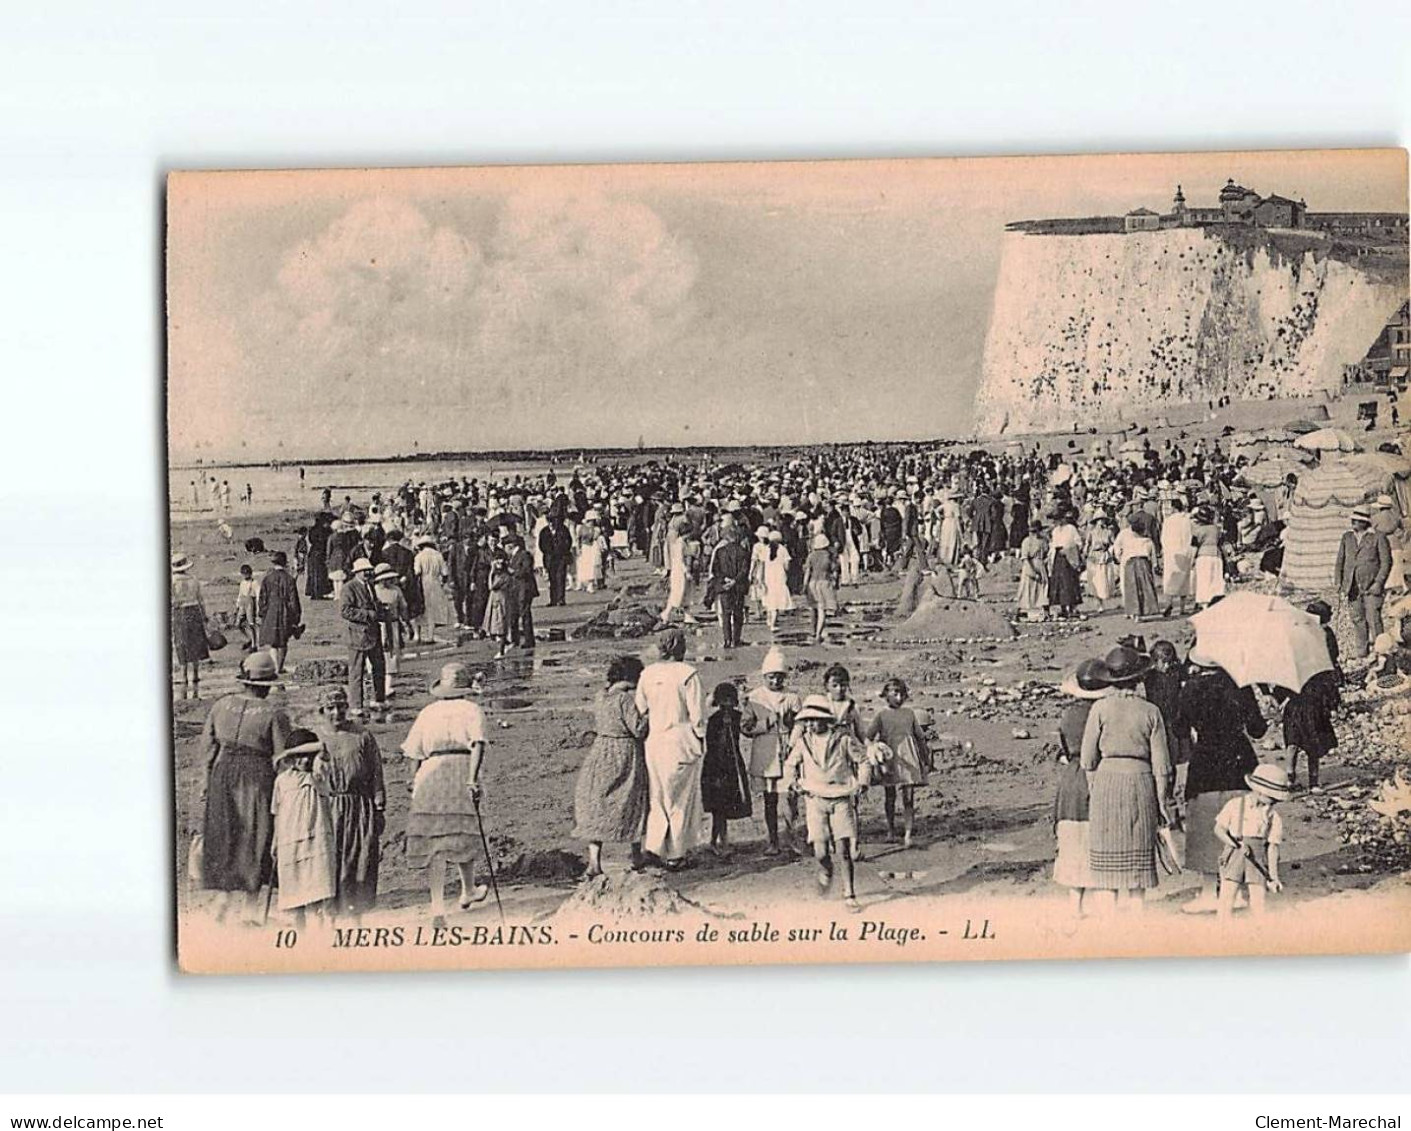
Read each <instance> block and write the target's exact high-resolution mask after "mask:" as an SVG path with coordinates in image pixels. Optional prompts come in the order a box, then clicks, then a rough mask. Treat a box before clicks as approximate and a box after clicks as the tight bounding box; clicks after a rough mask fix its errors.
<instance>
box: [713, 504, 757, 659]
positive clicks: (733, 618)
mask: <svg viewBox="0 0 1411 1131" xmlns="http://www.w3.org/2000/svg"><path fill="white" fill-rule="evenodd" d="M749 591H750V551H749V547H747V546H746V545H745V544H744V542H742V541H741V538H740V527H739V524H738V522H737V521H736V516H735V514H734V513H732V512H726V513H725V514H724V515H722V516H721V519H720V539H719V541H717V542H716V544H715V548H714V549H713V550H712V551H711V556H710V581H709V583H708V585H707V589H706V595H707V599H708V600H711V599H713V600H714V601H715V604H716V608H717V609H718V611H719V613H720V638H721V642H722V644H723V645H724V647H726V648H737V647H739V646H740V645H741V644H742V643H743V641H742V640H741V639H740V634H741V633H742V632H743V631H744V625H745V598H746V597H747V596H748V595H749Z"/></svg>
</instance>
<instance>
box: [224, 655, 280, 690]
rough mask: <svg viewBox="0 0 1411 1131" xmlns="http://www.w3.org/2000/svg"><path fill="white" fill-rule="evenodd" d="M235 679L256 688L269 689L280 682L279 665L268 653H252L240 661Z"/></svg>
mask: <svg viewBox="0 0 1411 1131" xmlns="http://www.w3.org/2000/svg"><path fill="white" fill-rule="evenodd" d="M235 678H236V679H238V680H239V681H240V682H241V683H248V684H252V685H254V686H256V687H269V686H270V685H272V684H276V683H278V682H279V665H278V664H276V663H275V662H274V657H273V656H271V655H270V654H269V653H268V652H251V653H250V654H249V655H248V656H246V657H245V658H244V659H243V660H241V661H240V670H239V672H237V673H236V676H235Z"/></svg>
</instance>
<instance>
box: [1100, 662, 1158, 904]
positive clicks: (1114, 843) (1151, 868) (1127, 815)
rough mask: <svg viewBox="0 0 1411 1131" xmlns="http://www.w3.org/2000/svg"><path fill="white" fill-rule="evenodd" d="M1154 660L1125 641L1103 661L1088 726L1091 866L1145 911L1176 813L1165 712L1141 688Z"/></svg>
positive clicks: (1107, 887) (1121, 899)
mask: <svg viewBox="0 0 1411 1131" xmlns="http://www.w3.org/2000/svg"><path fill="white" fill-rule="evenodd" d="M1150 666H1151V661H1150V659H1148V658H1147V657H1145V656H1142V655H1141V654H1140V653H1139V652H1137V651H1135V650H1134V649H1131V648H1126V647H1122V646H1120V645H1119V646H1118V647H1116V648H1114V649H1112V651H1110V652H1108V653H1107V655H1106V656H1105V657H1104V658H1103V667H1104V669H1105V670H1103V671H1102V672H1101V681H1102V682H1103V683H1105V684H1106V685H1107V686H1108V687H1109V688H1110V689H1111V690H1110V691H1109V692H1108V693H1107V695H1105V696H1104V697H1103V698H1101V699H1099V700H1097V701H1096V702H1095V703H1094V704H1093V707H1092V710H1091V711H1090V712H1089V713H1088V721H1087V723H1086V725H1085V726H1084V728H1083V752H1082V760H1083V769H1084V770H1086V771H1087V772H1088V789H1089V795H1088V838H1089V840H1088V864H1089V868H1090V870H1091V872H1092V884H1093V887H1094V888H1095V889H1097V890H1098V891H1101V892H1104V893H1107V892H1111V893H1114V894H1115V901H1116V905H1117V906H1118V907H1120V908H1126V909H1128V910H1134V911H1140V910H1141V909H1142V906H1143V901H1144V899H1145V895H1146V891H1147V889H1148V888H1154V887H1156V885H1157V882H1158V880H1157V875H1156V838H1157V836H1158V835H1159V830H1160V828H1161V825H1162V823H1163V821H1165V820H1167V819H1168V814H1170V813H1171V812H1172V811H1173V803H1172V800H1171V787H1172V784H1173V778H1174V775H1173V772H1172V767H1171V759H1170V754H1169V752H1168V750H1167V748H1166V723H1165V721H1164V720H1163V719H1162V718H1161V712H1160V711H1159V710H1157V709H1156V707H1155V706H1153V705H1152V704H1151V703H1148V702H1147V701H1146V700H1145V699H1143V698H1142V697H1141V696H1140V695H1139V694H1138V693H1137V689H1136V685H1137V682H1138V681H1139V680H1140V679H1141V678H1142V676H1143V675H1145V674H1146V671H1147V669H1148V668H1149V667H1150Z"/></svg>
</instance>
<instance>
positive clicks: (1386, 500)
mask: <svg viewBox="0 0 1411 1131" xmlns="http://www.w3.org/2000/svg"><path fill="white" fill-rule="evenodd" d="M1372 505H1373V506H1374V507H1376V509H1377V510H1379V511H1389V510H1391V509H1392V508H1393V507H1394V506H1395V505H1396V504H1395V503H1393V502H1392V500H1391V496H1390V495H1378V496H1377V499H1376V502H1375V503H1373V504H1372Z"/></svg>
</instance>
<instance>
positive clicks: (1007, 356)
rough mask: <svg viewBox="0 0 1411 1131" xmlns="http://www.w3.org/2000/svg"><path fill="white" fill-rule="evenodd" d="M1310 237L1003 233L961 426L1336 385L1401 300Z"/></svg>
mask: <svg viewBox="0 0 1411 1131" xmlns="http://www.w3.org/2000/svg"><path fill="white" fill-rule="evenodd" d="M1404 262H1405V260H1404V259H1402V260H1401V261H1400V263H1401V264H1402V265H1401V266H1391V267H1390V269H1388V264H1386V263H1385V262H1383V263H1380V264H1378V265H1377V269H1374V270H1368V269H1364V268H1363V267H1361V266H1359V265H1355V264H1353V263H1349V262H1345V261H1343V260H1341V259H1339V258H1335V257H1333V256H1330V255H1327V254H1325V253H1320V250H1319V248H1318V241H1317V239H1316V238H1314V237H1303V236H1302V235H1301V234H1299V235H1295V234H1293V233H1290V234H1289V238H1286V239H1282V240H1280V239H1278V238H1276V237H1274V236H1271V235H1268V234H1265V233H1261V232H1257V231H1252V230H1245V231H1241V232H1235V233H1229V234H1227V235H1222V234H1218V233H1217V232H1216V231H1214V230H1210V229H1195V228H1174V229H1167V230H1164V231H1152V232H1133V233H1130V234H1092V235H1073V236H1069V235H1032V234H1027V233H1023V232H1011V233H1008V234H1006V236H1005V243H1004V248H1003V252H1002V255H1001V259H1000V268H999V277H998V280H997V283H996V287H995V297H994V308H993V311H992V312H991V315H990V325H989V332H988V335H987V337H986V340H985V354H984V362H983V369H982V374H981V380H980V387H979V389H978V391H977V393H976V400H975V426H976V431H977V432H978V433H979V434H980V435H998V434H1002V433H1009V434H1014V433H1019V432H1039V431H1053V430H1056V429H1066V428H1069V427H1071V426H1072V425H1073V423H1074V422H1075V421H1076V422H1077V423H1079V424H1081V425H1084V426H1086V425H1089V424H1111V423H1115V422H1117V421H1119V420H1123V419H1125V420H1131V419H1139V418H1141V417H1143V416H1145V415H1148V414H1152V413H1159V412H1160V411H1161V408H1162V407H1163V406H1166V405H1172V404H1181V403H1191V402H1204V401H1206V400H1208V399H1209V398H1211V397H1217V396H1222V395H1225V394H1229V395H1231V396H1233V397H1235V398H1236V399H1240V398H1251V397H1261V396H1264V395H1266V394H1267V393H1270V392H1275V393H1277V394H1279V395H1284V396H1292V395H1303V394H1312V393H1315V392H1317V391H1318V390H1320V389H1329V390H1336V389H1338V388H1340V387H1341V384H1342V372H1343V366H1344V365H1345V364H1350V363H1354V362H1357V361H1359V360H1361V359H1362V357H1363V356H1364V355H1365V354H1366V352H1367V349H1368V347H1369V346H1370V345H1371V344H1372V342H1373V340H1374V339H1375V338H1376V337H1377V335H1378V334H1379V333H1380V332H1381V329H1382V327H1383V326H1384V325H1385V324H1386V321H1387V319H1388V318H1389V317H1390V316H1391V315H1392V314H1393V312H1394V311H1395V310H1396V309H1397V308H1398V306H1399V305H1400V304H1401V303H1402V302H1403V301H1405V298H1406V275H1405V268H1404Z"/></svg>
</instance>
